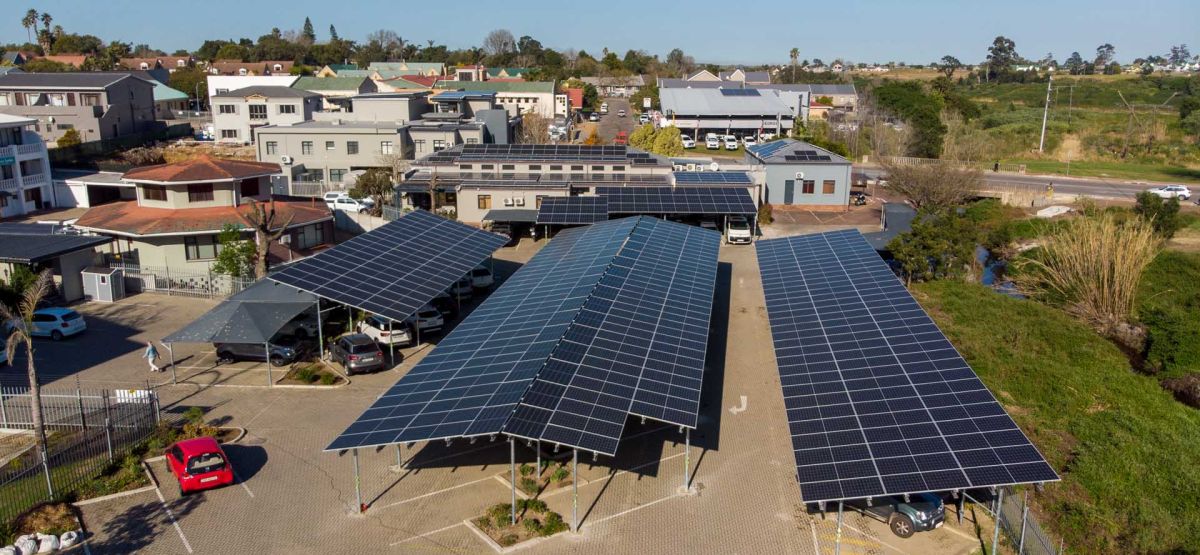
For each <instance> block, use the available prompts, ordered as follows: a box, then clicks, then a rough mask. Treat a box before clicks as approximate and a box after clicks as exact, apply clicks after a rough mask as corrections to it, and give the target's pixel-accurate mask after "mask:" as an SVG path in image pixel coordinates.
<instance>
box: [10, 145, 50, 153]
mask: <svg viewBox="0 0 1200 555" xmlns="http://www.w3.org/2000/svg"><path fill="white" fill-rule="evenodd" d="M10 148H15V149H17V154H41V153H42V151H43V149H44V148H45V146H44V145H42V144H41V143H36V144H29V145H14V146H12V147H10Z"/></svg>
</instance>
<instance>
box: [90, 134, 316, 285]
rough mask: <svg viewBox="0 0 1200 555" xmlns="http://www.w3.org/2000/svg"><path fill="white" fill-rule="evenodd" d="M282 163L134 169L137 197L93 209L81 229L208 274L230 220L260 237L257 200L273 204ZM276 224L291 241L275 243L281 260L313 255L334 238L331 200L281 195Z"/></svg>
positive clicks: (137, 260)
mask: <svg viewBox="0 0 1200 555" xmlns="http://www.w3.org/2000/svg"><path fill="white" fill-rule="evenodd" d="M279 173H280V167H279V165H278V164H272V163H265V162H250V161H243V160H229V159H222V158H212V157H209V156H200V157H198V158H193V159H191V160H187V161H183V162H176V163H172V164H160V165H156V166H145V167H140V168H134V169H132V170H129V171H127V172H125V174H124V175H122V176H121V180H122V182H124V183H126V184H132V185H133V186H134V187H135V188H136V190H137V193H136V197H135V198H134V200H123V201H118V202H110V203H107V204H101V205H99V206H93V207H92V208H89V209H88V211H87V212H85V213H84V214H83V215H82V216H80V217H79V219H78V220H77V221H76V222H75V226H76V227H78V228H80V229H83V230H86V231H90V232H93V233H98V234H101V235H108V236H111V237H113V238H114V239H115V241H113V242H112V243H110V246H109V248H110V249H111V250H112V252H111V253H110V254H113V255H120V256H121V259H122V260H124V261H125V262H126V263H127V264H137V265H140V266H141V267H142V269H143V271H147V270H148V269H150V270H153V269H171V270H176V271H180V272H195V273H203V272H207V271H208V270H209V268H210V267H211V265H212V263H213V261H214V260H215V259H216V257H217V253H218V252H220V250H221V245H220V241H219V240H218V239H217V235H218V234H219V233H220V232H221V230H222V229H223V228H224V227H225V226H227V225H233V226H237V227H241V228H244V229H246V232H245V233H246V238H247V239H251V238H252V232H251V231H250V223H249V220H248V218H249V215H250V214H251V213H252V211H253V208H252V206H251V204H252V203H267V202H271V201H272V198H271V176H275V175H279ZM269 206H273V208H274V210H275V211H276V214H277V216H276V219H275V222H276V224H275V225H276V227H275V228H274V229H275V230H278V229H279V228H280V227H284V229H286V231H285V237H286V238H287V239H286V240H281V241H280V245H279V246H278V248H277V247H276V246H275V245H273V246H272V255H273V256H274V258H275V261H276V262H279V261H283V260H288V259H291V258H296V257H302V256H306V255H307V254H309V253H311V252H312V251H314V250H316V249H320V248H323V247H325V246H326V245H328V244H331V243H332V242H333V218H332V215H331V214H330V212H329V210H328V209H327V208H326V207H325V205H324V204H313V203H311V202H305V201H283V200H275V201H273V203H272V205H269Z"/></svg>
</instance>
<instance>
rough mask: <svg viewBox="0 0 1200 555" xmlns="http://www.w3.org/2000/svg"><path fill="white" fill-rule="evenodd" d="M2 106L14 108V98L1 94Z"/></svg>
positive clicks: (0, 102) (0, 103) (0, 104)
mask: <svg viewBox="0 0 1200 555" xmlns="http://www.w3.org/2000/svg"><path fill="white" fill-rule="evenodd" d="M0 106H12V97H11V96H9V94H8V93H0Z"/></svg>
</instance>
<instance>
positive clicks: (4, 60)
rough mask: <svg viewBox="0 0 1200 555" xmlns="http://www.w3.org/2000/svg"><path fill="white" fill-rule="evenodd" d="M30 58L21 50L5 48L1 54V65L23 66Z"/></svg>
mask: <svg viewBox="0 0 1200 555" xmlns="http://www.w3.org/2000/svg"><path fill="white" fill-rule="evenodd" d="M28 61H29V58H28V57H26V56H25V53H24V52H21V51H19V50H5V51H4V53H3V54H0V66H23V65H25V62H28Z"/></svg>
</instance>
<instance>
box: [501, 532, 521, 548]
mask: <svg viewBox="0 0 1200 555" xmlns="http://www.w3.org/2000/svg"><path fill="white" fill-rule="evenodd" d="M520 539H521V538H520V537H519V536H517V535H516V534H505V535H503V536H500V539H499V540H498V541H497V542H496V543H499V544H500V546H501V547H508V546H510V545H516V543H517V541H518V540H520Z"/></svg>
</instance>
